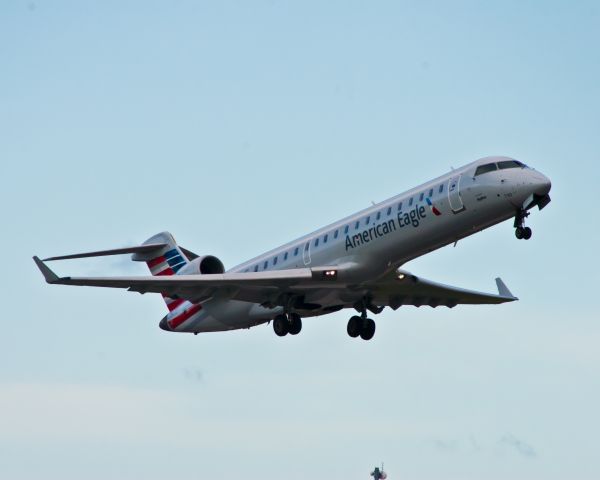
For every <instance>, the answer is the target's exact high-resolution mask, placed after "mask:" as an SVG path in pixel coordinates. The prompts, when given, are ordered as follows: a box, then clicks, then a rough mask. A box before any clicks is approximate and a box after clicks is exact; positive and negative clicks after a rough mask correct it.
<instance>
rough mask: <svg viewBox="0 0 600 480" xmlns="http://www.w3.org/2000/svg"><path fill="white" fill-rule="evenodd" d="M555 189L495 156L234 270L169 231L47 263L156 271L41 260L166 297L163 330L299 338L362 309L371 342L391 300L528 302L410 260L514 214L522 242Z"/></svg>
mask: <svg viewBox="0 0 600 480" xmlns="http://www.w3.org/2000/svg"><path fill="white" fill-rule="evenodd" d="M550 186H551V184H550V180H549V179H548V178H547V177H545V176H544V175H542V174H541V173H539V172H537V171H535V170H533V169H532V168H529V167H527V166H526V165H524V164H523V163H521V162H518V161H517V160H513V159H511V158H508V157H487V158H483V159H480V160H477V161H475V162H473V163H470V164H468V165H465V166H464V167H461V168H459V169H456V170H452V171H451V172H449V173H447V174H445V175H442V176H441V177H438V178H436V179H434V180H431V181H429V182H427V183H424V184H422V185H420V186H418V187H416V188H413V189H412V190H409V191H407V192H405V193H403V194H400V195H398V196H395V197H393V198H390V199H389V200H385V201H384V202H381V203H378V204H376V205H373V206H370V207H368V208H366V209H364V210H362V211H360V212H358V213H356V214H354V215H351V216H349V217H346V218H344V219H342V220H340V221H337V222H335V223H332V224H331V225H328V226H326V227H324V228H321V229H319V230H317V231H315V232H313V233H309V234H308V235H305V236H303V237H301V238H298V239H297V240H294V241H292V242H290V243H286V244H285V245H283V246H281V247H278V248H276V249H274V250H271V251H269V252H267V253H265V254H262V255H260V256H258V257H255V258H253V259H251V260H249V261H247V262H244V263H242V264H241V265H238V266H237V267H234V268H232V269H231V270H228V271H225V268H224V266H223V263H222V262H221V260H219V259H218V258H217V257H215V256H212V255H203V256H199V255H196V254H195V253H192V252H190V251H189V250H186V249H185V248H183V247H181V246H179V245H177V243H176V242H175V240H174V238H173V236H172V235H171V234H170V233H167V232H163V233H159V234H157V235H154V236H153V237H151V238H150V239H148V240H146V241H145V242H144V243H143V244H142V245H141V246H135V247H130V248H117V249H113V250H104V251H96V252H89V253H80V254H75V255H65V256H60V257H51V258H46V259H45V260H44V261H48V260H62V259H71V258H84V257H95V256H102V255H117V254H125V253H132V254H133V255H132V260H134V261H141V262H146V263H147V265H148V268H149V269H150V272H151V273H152V276H129V277H59V276H57V275H56V274H55V273H54V272H53V271H52V270H50V268H49V267H48V266H47V265H46V264H45V263H44V261H42V260H40V259H39V258H38V257H33V258H34V260H35V262H36V264H37V266H38V267H39V269H40V270H41V271H42V273H43V275H44V277H45V279H46V281H47V282H48V283H52V284H63V285H87V286H94V287H112V288H124V289H127V290H128V291H133V292H139V293H160V294H162V296H163V297H164V300H165V302H166V304H167V307H168V310H169V313H168V314H167V315H166V316H165V317H164V318H163V319H162V320H161V321H160V323H159V326H160V328H162V329H163V330H167V331H170V332H190V333H194V334H197V333H200V332H214V331H223V330H235V329H240V328H250V327H253V326H255V325H260V324H263V323H266V322H270V321H273V328H274V330H275V333H276V334H277V335H279V336H285V335H287V334H288V333H289V334H291V335H296V334H298V333H299V332H300V330H301V329H302V320H301V319H302V318H304V317H313V316H318V315H325V314H328V313H332V312H336V311H338V310H341V309H344V308H350V309H354V310H356V312H357V313H358V315H353V316H352V317H351V318H350V320H349V321H348V326H347V331H348V335H350V336H351V337H358V336H360V337H361V338H362V339H364V340H369V339H371V338H372V337H373V335H374V334H375V322H374V321H373V320H371V319H370V318H368V313H367V312H371V313H372V314H378V313H380V312H381V311H382V310H383V309H384V308H385V307H386V306H387V307H390V308H392V309H393V310H396V309H397V308H398V307H400V306H402V305H414V306H416V307H420V306H422V305H429V306H431V307H438V306H446V307H449V308H453V307H454V306H456V305H458V304H498V303H504V302H512V301H514V300H517V298H516V297H514V296H513V295H512V294H511V292H510V291H509V290H508V288H507V287H506V285H505V284H504V283H503V282H502V280H501V279H500V278H497V279H496V284H497V288H498V293H497V294H491V293H481V292H477V291H472V290H465V289H463V288H458V287H453V286H448V285H443V284H440V283H436V282H433V281H430V280H426V279H424V278H422V277H419V276H417V275H413V274H412V273H410V272H408V271H406V270H404V269H402V268H400V267H402V266H403V265H404V264H406V263H407V262H409V261H410V260H412V259H414V258H417V257H419V256H421V255H425V254H426V253H429V252H431V251H433V250H436V249H438V248H441V247H443V246H445V245H448V244H451V243H455V242H457V241H458V240H460V239H462V238H465V237H467V236H469V235H472V234H473V233H476V232H479V231H481V230H483V229H485V228H488V227H490V226H492V225H495V224H497V223H500V222H502V221H504V220H507V219H509V218H514V227H515V235H516V237H517V238H518V239H529V238H530V237H531V229H530V228H529V227H526V226H524V221H525V218H526V217H527V216H528V215H529V210H530V209H532V208H533V207H534V206H537V207H538V208H539V209H540V210H541V209H542V208H544V207H545V206H546V205H548V203H549V202H550V197H549V195H548V193H549V191H550ZM275 221H277V222H279V223H281V222H283V221H285V218H279V219H276V220H275ZM246 235H247V234H246Z"/></svg>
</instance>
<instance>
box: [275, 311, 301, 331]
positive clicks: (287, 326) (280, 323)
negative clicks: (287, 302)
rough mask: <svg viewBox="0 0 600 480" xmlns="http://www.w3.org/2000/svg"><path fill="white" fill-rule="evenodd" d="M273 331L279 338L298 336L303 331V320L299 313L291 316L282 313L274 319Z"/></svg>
mask: <svg viewBox="0 0 600 480" xmlns="http://www.w3.org/2000/svg"><path fill="white" fill-rule="evenodd" d="M273 330H274V331H275V334H276V335H277V336H279V337H285V336H286V335H287V334H288V333H289V334H290V335H298V334H299V333H300V330H302V319H301V318H300V315H298V314H297V313H290V314H289V315H286V314H283V313H282V314H280V315H277V316H276V317H275V318H274V319H273Z"/></svg>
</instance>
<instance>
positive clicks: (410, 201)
mask: <svg viewBox="0 0 600 480" xmlns="http://www.w3.org/2000/svg"><path fill="white" fill-rule="evenodd" d="M412 204H413V199H412V197H410V200H409V201H408V206H409V207H411V206H412Z"/></svg>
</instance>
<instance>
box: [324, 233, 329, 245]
mask: <svg viewBox="0 0 600 480" xmlns="http://www.w3.org/2000/svg"><path fill="white" fill-rule="evenodd" d="M328 236H329V235H328V234H327V233H326V234H325V236H324V237H323V243H327V237H328Z"/></svg>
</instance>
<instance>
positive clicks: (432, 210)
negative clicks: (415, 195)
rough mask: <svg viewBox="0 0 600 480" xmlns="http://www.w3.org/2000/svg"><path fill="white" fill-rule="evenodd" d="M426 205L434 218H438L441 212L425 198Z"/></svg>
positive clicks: (429, 199)
mask: <svg viewBox="0 0 600 480" xmlns="http://www.w3.org/2000/svg"><path fill="white" fill-rule="evenodd" d="M426 200H427V205H429V208H430V209H431V212H432V213H433V214H434V215H435V216H436V217H439V216H440V215H441V214H442V212H440V211H439V210H438V209H437V208H436V207H435V205H434V204H433V202H432V201H431V198H427V199H426Z"/></svg>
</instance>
